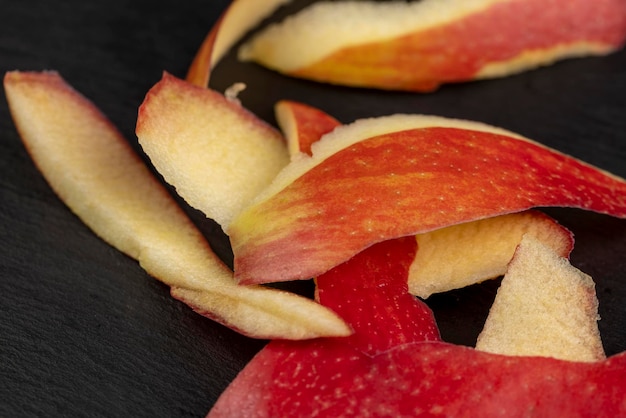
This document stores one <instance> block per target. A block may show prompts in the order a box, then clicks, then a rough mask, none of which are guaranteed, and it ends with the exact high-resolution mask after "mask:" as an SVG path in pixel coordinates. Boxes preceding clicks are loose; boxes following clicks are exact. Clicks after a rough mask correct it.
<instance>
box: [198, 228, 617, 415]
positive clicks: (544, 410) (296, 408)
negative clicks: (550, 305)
mask: <svg viewBox="0 0 626 418" xmlns="http://www.w3.org/2000/svg"><path fill="white" fill-rule="evenodd" d="M415 248H416V245H415V240H414V239H413V238H403V239H398V240H392V241H387V242H383V243H381V244H377V245H376V246H373V247H371V248H369V249H367V250H365V251H364V252H363V253H361V254H359V255H357V256H355V257H354V258H353V259H352V260H350V261H349V262H347V263H345V264H343V265H341V266H339V267H337V268H336V269H334V270H333V271H331V272H329V273H327V274H325V275H323V276H321V277H320V278H319V279H318V289H319V293H318V296H319V300H320V302H321V303H322V304H324V305H326V306H329V307H332V308H333V309H335V310H336V311H337V312H338V313H339V314H340V315H342V316H343V317H344V319H346V321H347V322H348V323H349V324H350V325H351V326H352V327H353V328H354V330H355V333H354V335H352V336H350V337H345V338H325V339H317V340H308V341H278V340H276V341H272V342H270V343H269V344H268V345H267V346H266V347H265V348H264V349H263V350H262V351H261V352H260V353H259V354H258V355H257V356H256V357H255V358H254V359H253V360H252V361H251V362H250V363H249V365H248V366H247V367H246V368H245V369H244V370H243V371H242V372H241V373H240V375H239V376H238V377H237V378H236V380H235V381H234V382H233V383H232V384H231V385H230V386H229V387H228V388H227V390H226V391H225V392H224V394H223V395H222V396H221V397H220V399H219V400H218V402H217V403H216V405H215V407H214V408H213V409H212V410H211V412H210V413H209V415H208V416H209V417H212V418H215V417H239V416H246V417H305V416H306V417H312V416H318V417H338V416H373V417H383V416H389V417H415V416H453V417H464V416H467V417H527V416H534V417H555V416H568V417H572V416H589V417H600V416H606V417H615V416H623V415H624V414H626V377H625V376H626V354H620V355H618V356H615V357H613V358H610V359H608V360H606V361H603V362H597V363H576V362H567V361H562V360H555V359H549V358H540V357H509V356H502V355H495V354H488V353H482V352H479V351H476V350H474V349H472V348H468V347H463V346H456V345H452V344H447V343H444V342H441V341H439V334H438V332H437V330H436V325H435V322H434V319H433V316H432V313H431V312H430V310H429V309H428V308H427V307H426V305H425V304H424V303H423V302H421V301H420V300H418V299H416V298H414V297H412V296H408V294H407V293H406V291H407V289H406V277H407V275H408V265H409V264H410V260H411V259H412V258H413V257H414V251H415ZM395 260H397V263H395Z"/></svg>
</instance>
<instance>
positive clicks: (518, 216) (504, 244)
mask: <svg viewBox="0 0 626 418" xmlns="http://www.w3.org/2000/svg"><path fill="white" fill-rule="evenodd" d="M525 235H529V236H532V237H534V238H535V239H537V240H539V241H541V242H542V243H543V244H544V245H546V246H548V247H549V248H550V249H551V250H552V251H554V252H555V253H556V254H558V255H559V256H561V257H565V258H567V257H569V255H570V253H571V251H572V249H573V248H574V236H573V234H572V233H571V231H569V230H568V229H567V228H565V227H563V226H561V225H559V224H558V222H557V221H556V220H554V219H552V218H551V217H549V216H548V215H546V214H544V213H542V212H539V211H536V210H527V211H523V212H518V213H511V214H507V215H500V216H494V217H490V218H485V219H480V220H478V221H472V222H465V223H462V224H458V225H453V226H449V227H446V228H440V229H436V230H434V231H431V232H426V233H423V234H417V235H416V239H417V245H418V246H419V249H420V250H419V251H418V252H417V254H416V256H415V260H414V261H413V263H412V264H411V269H410V271H409V291H410V292H411V293H412V294H413V295H416V296H419V297H421V298H423V299H426V298H428V297H429V296H431V295H432V294H434V293H442V292H446V291H449V290H453V289H460V288H462V287H465V286H470V285H473V284H475V283H480V282H482V281H484V280H488V279H493V278H496V277H499V276H502V275H503V274H505V272H506V271H507V268H508V265H509V262H510V261H511V259H512V258H513V254H514V253H515V249H516V248H517V246H518V245H519V243H520V241H521V240H522V237H523V236H525Z"/></svg>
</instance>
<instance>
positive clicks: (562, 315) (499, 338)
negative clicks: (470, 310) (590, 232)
mask: <svg viewBox="0 0 626 418" xmlns="http://www.w3.org/2000/svg"><path fill="white" fill-rule="evenodd" d="M598 319H599V316H598V299H597V297H596V291H595V284H594V282H593V279H592V278H591V277H590V276H588V275H587V274H585V273H583V272H581V271H580V270H578V269H577V268H575V267H574V266H572V265H571V264H570V263H569V262H568V260H567V259H566V258H563V257H561V256H560V255H559V254H557V253H555V252H554V251H553V250H552V249H551V248H549V247H547V246H545V245H544V244H543V243H542V242H540V241H538V240H537V239H536V238H534V237H531V236H529V235H524V237H523V239H522V240H521V242H520V244H519V246H518V248H517V249H516V251H515V255H514V257H513V259H512V261H511V263H510V265H509V268H508V270H507V272H506V274H505V276H504V279H503V280H502V284H501V285H500V288H499V289H498V293H497V295H496V299H495V301H494V303H493V305H492V306H491V310H490V312H489V315H488V317H487V320H486V322H485V326H484V328H483V330H482V332H481V333H480V335H479V336H478V340H477V342H476V349H478V350H482V351H487V352H490V353H497V354H505V355H516V356H519V355H524V356H549V357H554V358H558V359H562V360H570V361H589V362H593V361H600V360H604V359H605V358H606V355H605V353H604V348H603V347H602V339H601V337H600V331H599V330H598Z"/></svg>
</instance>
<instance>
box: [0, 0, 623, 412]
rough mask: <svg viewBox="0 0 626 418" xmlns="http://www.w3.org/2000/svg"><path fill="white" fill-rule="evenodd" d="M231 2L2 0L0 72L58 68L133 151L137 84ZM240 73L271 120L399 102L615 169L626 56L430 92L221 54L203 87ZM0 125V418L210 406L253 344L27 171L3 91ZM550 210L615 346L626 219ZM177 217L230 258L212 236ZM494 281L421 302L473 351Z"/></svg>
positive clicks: (180, 63) (619, 332)
mask: <svg viewBox="0 0 626 418" xmlns="http://www.w3.org/2000/svg"><path fill="white" fill-rule="evenodd" d="M228 3H229V2H228V1H226V0H211V1H206V0H203V1H200V0H189V1H185V2H178V1H176V2H174V1H171V0H157V1H146V0H133V1H130V0H110V1H107V2H85V1H79V0H67V1H64V2H56V3H51V2H45V1H40V0H25V1H21V2H9V1H3V2H2V13H0V28H1V29H0V69H1V70H2V73H4V72H5V71H7V70H13V69H19V70H43V69H54V70H57V71H59V72H60V73H61V75H62V76H63V77H64V78H65V79H66V80H67V81H68V82H69V83H70V84H72V85H73V86H74V87H75V88H76V89H78V90H79V91H81V92H82V93H83V94H84V95H86V96H87V97H89V98H90V99H91V100H93V101H94V102H95V104H96V105H97V106H99V107H100V108H101V109H102V110H103V111H104V112H105V113H106V114H107V115H108V116H109V117H110V118H111V120H112V121H113V122H114V123H115V124H116V125H117V126H118V127H119V128H120V129H121V130H122V132H123V133H124V134H125V135H126V136H127V137H128V139H129V141H130V142H131V143H132V144H133V145H134V146H136V139H135V136H134V126H135V118H136V110H137V107H138V105H139V104H140V103H141V101H142V99H143V96H144V94H145V92H146V91H147V90H148V89H149V88H150V86H151V85H152V84H154V83H155V82H156V81H157V80H158V79H159V78H160V76H161V73H162V71H164V70H165V71H168V72H171V73H172V74H174V75H177V76H180V77H183V76H184V75H185V72H186V69H187V66H188V64H189V63H190V61H191V59H192V57H193V54H194V53H195V51H196V48H197V47H198V46H199V44H200V42H201V41H202V39H203V37H204V35H205V34H206V32H207V31H208V30H209V28H210V27H211V25H212V24H213V23H214V22H215V20H216V19H217V17H218V15H219V13H220V12H221V11H222V10H223V9H224V8H225V7H226V5H227V4H228ZM305 3H310V1H304V2H300V1H296V2H295V4H294V5H293V6H292V8H291V9H287V10H284V11H283V12H282V13H283V14H285V13H287V12H289V11H290V10H293V9H295V8H298V7H300V6H301V5H302V4H305ZM235 81H245V82H246V83H247V84H248V89H247V90H246V91H244V92H243V93H242V94H241V96H240V98H241V99H242V101H243V103H244V104H245V105H246V106H247V107H248V108H250V109H251V110H252V111H254V112H256V113H257V114H258V115H259V116H260V117H262V118H263V119H266V120H267V121H269V122H270V123H274V119H273V114H272V106H273V104H274V103H275V102H276V101H277V100H279V99H295V100H300V101H304V102H307V103H309V104H312V105H315V106H318V107H320V108H322V109H324V110H326V111H327V112H329V113H331V114H333V115H335V116H336V117H338V118H339V119H340V120H342V121H344V122H349V121H352V120H354V119H356V118H359V117H365V116H375V115H384V114H391V113H396V112H403V113H431V114H438V115H443V116H451V117H461V118H468V119H474V120H479V121H483V122H487V123H491V124H494V125H499V126H502V127H504V128H507V129H510V130H514V131H517V132H519V133H521V134H524V135H527V136H529V137H531V138H534V139H536V140H538V141H540V142H543V143H544V144H546V145H549V146H552V147H555V148H557V149H559V150H561V151H564V152H567V153H569V154H572V155H574V156H576V157H579V158H582V159H585V160H586V161H588V162H590V163H593V164H596V165H598V166H600V167H602V168H604V169H607V170H610V171H612V172H614V173H616V174H618V175H620V176H626V164H625V162H626V51H621V52H619V53H616V54H613V55H611V56H608V57H602V58H586V59H578V60H571V61H567V62H561V63H558V64H557V65H554V66H552V67H549V68H543V69H539V70H536V71H532V72H528V73H525V74H521V75H518V76H514V77H509V78H506V79H500V80H490V81H482V82H475V83H468V84H462V85H454V86H447V87H444V88H442V89H441V90H440V91H438V92H436V93H433V94H426V95H419V94H410V93H393V92H377V91H370V90H365V89H362V90H360V89H349V88H340V87H333V86H325V85H319V84H315V83H310V82H306V81H299V80H293V79H288V78H285V77H282V76H280V75H278V74H274V73H272V72H270V71H268V70H265V69H262V68H260V67H257V66H255V65H251V64H246V65H244V64H240V63H237V62H236V60H235V59H234V56H233V54H230V55H229V56H227V57H226V59H225V60H224V61H223V62H222V64H221V65H220V66H218V68H217V69H216V71H215V73H214V78H213V81H212V85H213V87H215V88H217V89H220V90H221V89H223V88H225V87H227V86H228V85H230V84H231V83H233V82H235ZM0 130H1V135H0V202H1V211H0V359H1V360H0V416H3V417H4V416H6V417H9V416H11V417H27V416H48V417H53V416H74V417H78V416H100V417H118V416H133V417H143V416H146V417H147V416H162V417H165V416H168V417H178V416H195V417H198V416H203V415H204V414H206V412H207V411H208V410H209V409H210V407H211V405H212V404H213V403H214V402H215V400H216V399H217V397H218V396H219V393H220V392H221V391H222V390H223V389H224V388H225V387H226V385H227V384H228V382H229V381H230V380H232V379H233V378H234V377H235V375H236V373H237V372H238V370H240V369H241V368H242V367H243V366H244V365H245V364H246V362H247V361H248V360H249V359H250V358H251V357H252V356H253V355H254V353H255V352H256V351H258V350H259V349H260V348H261V347H262V346H263V344H264V342H263V341H253V340H250V339H247V338H244V337H241V336H239V335H238V334H236V333H234V332H232V331H230V330H228V329H226V328H224V327H222V326H220V325H217V324H215V323H213V322H212V321H210V320H208V319H205V318H203V317H200V316H199V315H197V314H195V313H193V312H192V311H191V310H190V309H188V308H187V307H186V306H185V305H183V304H181V303H179V302H177V301H175V300H173V299H172V298H170V296H169V294H168V289H167V287H166V286H164V285H162V284H160V283H159V282H157V281H155V280H153V279H151V278H150V277H148V276H147V275H146V274H145V273H144V272H143V271H142V270H141V269H140V268H139V266H138V265H137V264H136V263H135V262H134V261H133V260H131V259H129V258H127V257H125V256H123V255H122V254H120V253H119V252H117V251H116V250H115V249H113V248H111V247H109V246H107V245H106V244H105V243H103V242H102V241H100V240H99V239H98V238H96V237H95V236H94V235H93V234H92V233H91V232H90V231H89V230H88V229H87V228H86V227H85V226H84V225H82V224H81V222H80V221H79V220H78V219H77V218H76V217H75V216H74V215H73V214H72V213H71V212H69V210H67V209H66V207H65V206H64V205H63V204H62V203H61V202H60V201H59V200H58V199H57V197H56V196H55V195H54V194H53V193H52V191H51V190H50V189H49V187H48V186H47V184H46V183H45V181H44V180H43V178H42V177H41V175H40V174H39V173H38V172H37V170H36V169H35V167H34V166H33V164H32V162H31V161H30V159H29V157H28V155H27V154H26V152H25V150H24V148H23V146H22V144H21V142H20V140H19V137H18V135H17V133H16V132H15V130H14V127H13V124H12V121H11V119H10V116H9V113H8V110H7V106H6V102H5V101H4V100H1V101H0ZM549 213H550V214H552V215H553V216H555V217H557V219H558V220H560V221H561V222H562V223H564V224H565V225H566V226H568V227H570V228H571V229H572V230H573V231H574V233H575V234H576V238H577V243H576V249H575V251H574V253H573V256H572V261H573V263H574V264H575V265H577V266H578V267H579V268H581V269H582V270H584V271H585V272H587V273H589V274H592V275H593V276H594V278H595V279H596V282H597V291H598V297H599V299H600V304H601V305H600V313H601V316H602V321H601V322H600V327H601V332H602V335H603V339H604V342H605V348H606V350H607V352H608V353H609V354H614V353H617V352H620V351H623V350H624V349H626V308H625V306H626V304H624V301H626V221H622V220H616V219H612V218H609V217H606V216H600V215H595V214H590V213H584V212H581V211H575V210H561V209H550V210H549ZM190 214H191V216H193V218H194V219H195V220H196V221H197V222H198V225H199V226H200V227H201V228H202V230H203V231H205V233H206V234H207V236H208V238H209V239H210V240H211V241H212V242H213V243H214V244H215V245H216V246H217V248H218V252H219V254H220V255H221V256H223V257H225V258H228V257H229V254H228V249H227V248H226V247H225V246H224V241H223V239H222V238H221V237H220V234H219V233H218V232H219V230H218V229H217V228H216V227H215V226H214V225H213V224H211V223H210V222H207V221H205V220H203V219H202V216H199V215H198V214H197V213H196V212H194V211H192V210H190ZM497 284H498V282H497V281H493V282H490V283H485V284H482V285H477V286H473V287H471V288H468V289H463V290H460V291H455V292H450V293H449V294H446V295H439V296H436V297H433V298H431V299H430V300H429V301H428V302H429V303H430V305H431V306H432V308H433V309H434V310H435V313H436V316H437V318H438V320H439V323H440V326H441V330H442V335H443V336H444V338H445V339H447V340H448V341H451V342H455V343H459V344H466V345H472V344H473V343H474V339H475V338H476V335H477V333H478V332H479V330H480V327H481V325H482V321H483V320H484V317H485V315H486V312H487V309H488V307H489V304H490V303H491V300H492V299H493V296H494V294H495V291H496V289H497ZM302 287H303V286H301V285H297V286H294V289H298V290H299V289H301V288H302ZM307 289H308V288H307V285H304V291H306V290H307Z"/></svg>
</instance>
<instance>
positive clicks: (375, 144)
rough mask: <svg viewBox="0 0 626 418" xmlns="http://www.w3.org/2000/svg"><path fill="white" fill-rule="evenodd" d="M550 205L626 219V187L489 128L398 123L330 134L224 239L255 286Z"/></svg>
mask: <svg viewBox="0 0 626 418" xmlns="http://www.w3.org/2000/svg"><path fill="white" fill-rule="evenodd" d="M547 206H565V207H575V208H581V209H586V210H591V211H596V212H600V213H604V214H608V215H612V216H617V217H626V181H624V179H622V178H619V177H617V176H615V175H612V174H610V173H607V172H606V171H603V170H601V169H598V168H596V167H593V166H591V165H589V164H586V163H584V162H582V161H580V160H578V159H575V158H573V157H570V156H567V155H565V154H563V153H560V152H558V151H555V150H552V149H550V148H548V147H545V146H543V145H541V144H539V143H537V142H534V141H531V140H529V139H526V138H523V137H521V136H519V135H516V134H512V133H508V132H507V131H504V130H501V129H498V128H494V127H489V126H488V125H483V124H479V123H474V122H467V121H459V120H451V119H445V118H437V117H426V116H421V115H393V116H389V117H381V118H374V119H367V120H362V121H357V122H355V123H353V124H351V125H344V126H342V127H339V128H337V129H335V130H334V131H333V132H331V133H330V134H327V135H325V136H324V137H323V138H322V139H321V140H320V141H319V142H318V143H316V144H315V146H314V147H313V155H312V157H310V158H304V157H303V158H300V159H298V160H297V161H294V162H292V163H291V164H290V165H289V166H287V167H286V168H285V169H284V170H283V171H282V172H281V173H280V174H279V175H278V176H277V178H276V180H275V181H274V182H273V183H272V185H271V186H270V187H268V188H267V189H266V190H265V191H263V192H262V193H261V194H260V195H259V196H257V198H255V200H254V201H253V202H252V204H251V205H250V206H249V207H247V208H246V209H245V210H244V211H243V212H241V214H240V215H239V216H238V217H237V218H236V219H235V220H234V221H233V223H232V224H231V225H230V227H229V228H228V230H227V233H228V234H229V235H230V238H231V243H232V246H233V251H234V255H235V275H236V278H237V279H238V280H239V281H240V282H242V283H248V284H251V283H262V282H271V281H282V280H294V279H305V278H309V277H316V276H317V275H319V274H321V273H322V272H325V271H328V270H329V269H330V268H332V267H333V266H336V265H338V264H340V263H341V262H343V261H345V260H347V259H348V258H350V257H351V256H353V255H354V254H356V253H358V252H360V251H362V250H363V249H364V248H367V247H368V246H370V245H372V244H373V243H376V242H380V241H383V240H386V239H390V238H394V237H400V236H406V235H416V234H421V233H425V232H430V231H433V230H436V229H439V228H444V227H448V226H453V225H457V224H461V223H465V222H471V221H477V220H481V219H485V218H489V217H494V216H498V215H504V214H509V213H515V212H521V211H524V210H527V209H530V208H533V207H547Z"/></svg>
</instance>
